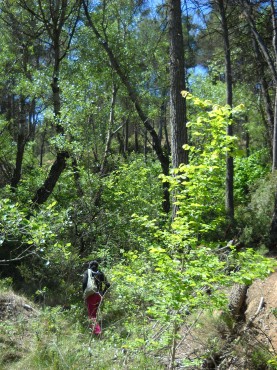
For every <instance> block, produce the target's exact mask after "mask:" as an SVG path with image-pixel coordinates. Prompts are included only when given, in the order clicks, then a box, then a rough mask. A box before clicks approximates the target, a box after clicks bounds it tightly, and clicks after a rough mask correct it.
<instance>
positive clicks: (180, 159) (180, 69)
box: [168, 0, 188, 168]
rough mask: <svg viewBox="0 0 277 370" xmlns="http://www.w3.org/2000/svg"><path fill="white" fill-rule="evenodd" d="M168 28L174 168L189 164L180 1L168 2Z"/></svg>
mask: <svg viewBox="0 0 277 370" xmlns="http://www.w3.org/2000/svg"><path fill="white" fill-rule="evenodd" d="M168 10H169V12H168V28H169V42H170V49H169V53H170V67H169V73H170V128H171V156H172V167H173V168H177V167H179V165H180V164H182V163H185V164H187V163H188V153H187V151H185V150H184V149H183V145H184V144H187V141H188V139H187V128H186V121H187V118H186V100H185V99H184V98H183V97H182V95H181V91H183V90H185V89H186V85H185V61H184V40H183V31H182V13H181V1H180V0H168Z"/></svg>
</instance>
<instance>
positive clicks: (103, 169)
mask: <svg viewBox="0 0 277 370" xmlns="http://www.w3.org/2000/svg"><path fill="white" fill-rule="evenodd" d="M117 91H118V87H117V86H115V85H114V86H113V92H112V101H111V108H110V118H109V126H108V132H107V138H106V145H105V151H104V156H103V160H102V163H101V167H100V174H101V175H104V174H105V172H106V169H107V168H106V167H107V159H108V154H109V151H110V146H111V141H112V128H113V124H114V109H115V102H116V94H117Z"/></svg>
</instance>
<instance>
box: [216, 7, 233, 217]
mask: <svg viewBox="0 0 277 370" xmlns="http://www.w3.org/2000/svg"><path fill="white" fill-rule="evenodd" d="M216 4H217V6H218V10H219V15H220V23H221V27H222V37H223V44H224V55H225V82H226V103H227V104H228V105H229V106H230V107H231V108H232V106H233V82H232V64H231V50H230V41H229V27H228V21H227V15H226V8H225V4H224V2H223V1H221V0H218V1H216ZM227 134H228V135H229V136H233V127H232V125H228V126H227ZM225 197H226V212H227V215H228V217H229V219H230V221H231V223H233V221H234V160H233V155H232V152H227V154H226V194H225Z"/></svg>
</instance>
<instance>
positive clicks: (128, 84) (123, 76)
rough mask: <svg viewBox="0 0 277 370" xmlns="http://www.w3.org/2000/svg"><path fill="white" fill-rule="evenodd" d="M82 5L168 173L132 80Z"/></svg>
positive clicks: (167, 205) (166, 160) (166, 196)
mask: <svg viewBox="0 0 277 370" xmlns="http://www.w3.org/2000/svg"><path fill="white" fill-rule="evenodd" d="M82 3H83V7H84V11H85V15H86V19H87V22H88V26H89V27H90V28H91V29H92V31H93V33H94V35H95V37H96V38H97V40H98V42H99V43H100V45H101V46H102V47H103V48H104V50H105V51H106V53H107V56H108V58H109V62H110V64H111V66H112V68H113V69H114V71H115V72H116V73H117V74H118V76H119V78H120V80H121V82H122V84H123V85H124V86H125V88H126V90H127V92H128V95H129V98H130V100H131V101H132V103H133V104H134V106H135V109H136V111H137V114H138V116H139V118H140V120H141V122H142V123H143V125H144V127H145V129H146V130H147V131H148V132H149V134H150V135H151V138H152V141H153V149H154V151H155V153H156V154H157V157H158V160H159V161H160V164H161V167H162V172H163V174H165V175H167V174H168V173H169V158H168V155H167V154H166V153H165V152H164V150H163V148H162V145H161V141H160V139H159V136H158V134H157V132H156V131H155V129H154V127H153V126H152V124H151V120H150V119H149V117H148V116H147V114H146V113H145V112H144V110H143V108H142V105H141V103H140V100H141V99H140V96H139V94H138V92H137V91H136V89H135V86H133V84H132V81H131V80H130V78H129V76H128V74H127V73H126V72H125V71H124V69H123V68H122V66H121V63H120V60H118V58H117V56H116V54H115V52H114V51H113V49H112V47H111V46H110V44H109V40H108V36H107V33H106V30H105V28H104V27H103V25H102V29H103V30H102V34H100V32H99V31H98V29H97V26H96V24H95V22H94V21H93V19H92V16H91V13H90V11H89V3H88V1H86V0H83V2H82ZM163 188H164V202H163V209H164V211H165V212H166V213H167V212H169V209H170V201H169V192H168V184H167V183H163Z"/></svg>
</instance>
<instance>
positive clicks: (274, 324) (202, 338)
mask: <svg viewBox="0 0 277 370" xmlns="http://www.w3.org/2000/svg"><path fill="white" fill-rule="evenodd" d="M39 315H40V309H39V308H37V307H35V306H34V305H33V304H32V303H31V302H30V301H28V299H26V298H24V297H21V296H18V295H17V294H15V293H12V292H10V291H9V292H2V293H1V292H0V368H1V369H2V367H1V364H2V365H3V364H6V366H5V367H3V369H18V367H13V366H15V364H20V361H22V359H23V358H24V357H25V356H26V354H27V353H29V352H30V348H32V343H33V342H35V341H36V339H35V335H37V334H35V335H34V333H36V331H34V329H32V330H31V325H32V322H35V321H37V320H38V319H39ZM11 322H13V323H14V325H11ZM175 350H176V352H175V367H174V368H176V369H189V370H199V369H218V370H267V369H270V370H271V369H277V271H276V272H274V273H272V274H271V275H270V276H268V277H267V278H266V279H265V280H263V281H262V280H256V281H254V282H253V284H252V285H251V286H250V287H249V288H248V291H247V296H246V301H245V307H244V317H243V320H241V321H238V322H234V320H231V319H230V317H228V316H226V315H225V314H224V313H223V312H222V311H216V312H213V313H212V314H207V312H199V313H198V314H197V315H195V316H194V317H190V316H189V319H188V322H187V323H186V324H184V325H182V327H181V330H180V336H179V339H178V341H177V343H176V347H175ZM272 359H274V361H273V362H272V363H271V362H270V361H272ZM275 359H276V362H275ZM12 364H14V365H12ZM266 364H267V365H266ZM168 366H169V364H168V363H165V364H164V368H165V369H166V368H169V367H168ZM34 368H35V367H34ZM21 369H22V368H21ZM105 369H106V368H105ZM107 369H108V368H107ZM128 369H132V367H130V368H129V367H128ZM24 370H25V369H24Z"/></svg>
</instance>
